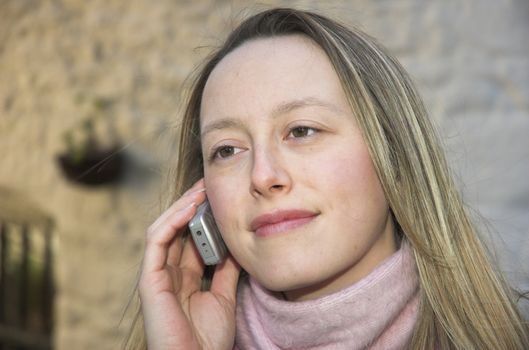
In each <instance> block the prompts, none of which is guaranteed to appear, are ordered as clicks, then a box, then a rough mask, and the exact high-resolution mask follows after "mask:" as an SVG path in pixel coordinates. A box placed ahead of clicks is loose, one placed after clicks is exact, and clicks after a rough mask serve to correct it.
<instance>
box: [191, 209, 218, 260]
mask: <svg viewBox="0 0 529 350" xmlns="http://www.w3.org/2000/svg"><path fill="white" fill-rule="evenodd" d="M188 226H189V230H190V231H191V236H192V237H193V241H194V242H195V246H196V247H197V249H198V251H199V253H200V256H201V257H202V260H203V261H204V264H206V265H216V264H218V263H220V262H221V261H222V260H223V259H224V257H225V256H226V253H227V248H226V244H225V243H224V241H223V240H222V236H221V234H220V232H219V229H218V228H217V224H216V223H215V218H213V213H212V212H211V208H210V206H209V203H208V201H207V200H206V201H204V202H203V203H202V204H200V205H199V206H198V208H197V212H196V214H195V216H193V218H192V219H191V220H190V221H189V224H188Z"/></svg>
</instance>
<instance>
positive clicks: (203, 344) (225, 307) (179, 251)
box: [138, 180, 240, 350]
mask: <svg viewBox="0 0 529 350" xmlns="http://www.w3.org/2000/svg"><path fill="white" fill-rule="evenodd" d="M205 198H206V194H205V191H204V181H203V180H200V181H198V182H197V183H196V184H195V185H193V187H191V189H189V190H188V191H187V192H186V193H185V194H184V195H183V196H182V197H181V198H180V199H178V200H177V201H176V202H175V203H174V204H173V205H172V206H171V207H170V208H169V209H167V210H166V211H165V212H164V213H163V214H162V215H161V216H160V217H159V218H158V219H157V220H156V221H155V222H154V223H153V224H152V225H151V226H150V227H149V229H148V231H147V239H146V244H145V255H144V259H143V265H142V270H141V277H140V281H139V286H138V287H139V294H140V299H141V307H142V312H143V317H144V324H145V333H146V337H147V346H148V349H149V350H167V349H186V350H188V349H229V350H231V349H232V348H233V343H234V339H235V294H236V288H237V280H238V276H239V271H240V268H239V266H238V265H237V263H236V262H235V260H234V259H233V258H232V257H231V256H229V257H228V258H227V259H226V260H225V261H224V262H223V263H221V264H219V265H217V266H216V268H215V274H214V276H213V281H212V285H211V288H210V290H209V291H205V292H201V291H200V285H201V279H202V274H203V271H204V265H203V262H202V259H201V257H200V255H199V253H198V251H197V250H196V248H195V245H194V244H193V242H192V239H191V238H190V239H189V240H188V241H187V242H186V243H185V244H183V242H182V237H181V234H182V232H184V230H185V228H186V225H187V223H188V222H189V220H191V218H192V217H193V215H194V214H195V212H196V207H197V205H198V204H200V203H202V202H203V201H204V200H205Z"/></svg>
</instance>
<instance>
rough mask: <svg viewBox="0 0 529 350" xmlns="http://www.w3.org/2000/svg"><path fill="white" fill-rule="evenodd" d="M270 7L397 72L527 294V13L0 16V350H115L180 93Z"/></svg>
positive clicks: (255, 6) (429, 7)
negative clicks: (316, 22) (358, 38)
mask: <svg viewBox="0 0 529 350" xmlns="http://www.w3.org/2000/svg"><path fill="white" fill-rule="evenodd" d="M277 5H280V6H294V7H299V8H303V9H311V10H317V11H320V12H322V13H324V14H327V15H329V16H331V17H334V18H336V19H339V20H341V21H343V22H345V23H349V24H355V25H357V26H359V27H360V28H362V29H364V30H365V31H366V32H368V33H369V34H371V35H372V36H375V37H376V38H378V39H379V40H380V42H381V43H382V44H383V45H385V46H386V47H387V48H389V50H390V51H391V52H393V53H394V54H395V55H396V56H397V58H398V59H399V60H400V61H401V62H402V63H403V65H404V66H405V67H406V69H407V70H408V71H409V72H410V74H411V75H412V77H413V78H414V79H415V81H416V83H417V85H418V87H419V90H420V91H421V93H422V95H423V98H424V100H425V102H426V105H427V107H428V109H429V111H430V113H431V117H432V119H433V120H434V122H435V123H436V124H437V126H438V128H439V131H440V134H441V135H442V139H443V142H444V146H445V148H446V151H447V156H448V159H449V162H450V164H451V166H452V167H453V170H454V174H455V176H456V179H457V182H458V184H459V185H460V187H461V191H462V193H463V196H464V198H465V201H466V203H468V205H469V206H470V207H471V208H473V209H474V211H475V215H476V218H477V220H478V221H479V225H480V227H481V228H482V232H483V233H482V235H483V237H484V239H485V241H486V242H488V243H489V244H490V247H491V249H492V250H493V252H494V253H495V256H496V259H497V260H498V262H499V264H500V267H501V269H502V270H503V271H504V272H505V273H506V276H507V277H508V279H509V281H510V282H511V283H512V284H513V285H514V286H515V287H517V288H522V289H523V288H525V290H528V289H529V136H528V134H529V42H528V37H529V2H528V1H527V0H503V1H496V0H469V1H465V2H462V1H452V0H448V1H441V0H439V1H422V0H395V1H389V0H387V1H386V0H378V1H368V0H357V1H325V2H323V1H262V2H259V3H253V2H247V1H237V0H231V1H205V0H200V1H183V0H181V1H177V0H156V1H151V0H131V1H125V0H104V1H103V0H93V1H81V0H77V1H74V0H55V1H54V0H46V1H44V0H43V1H38V0H1V1H0V301H1V302H0V344H4V345H0V348H2V349H9V348H10V347H9V346H8V345H5V344H12V345H13V344H15V342H18V343H17V344H19V346H22V345H25V346H27V347H26V348H31V349H51V348H53V349H117V348H119V346H120V344H121V340H122V338H123V336H124V334H125V333H126V330H127V326H128V323H129V321H130V317H129V316H126V317H125V318H124V320H123V322H121V324H120V320H121V318H122V314H123V310H124V308H125V305H126V303H127V300H128V298H129V295H130V293H131V291H132V289H133V286H134V283H135V279H136V274H137V271H138V268H139V264H140V261H141V255H142V247H143V239H144V237H143V236H144V232H145V230H146V228H147V227H148V226H149V224H150V223H151V222H152V221H154V219H155V218H156V217H157V215H158V214H159V213H160V211H161V210H162V209H163V206H164V205H165V202H164V195H165V194H166V193H167V192H168V191H169V187H170V181H167V178H166V176H165V175H164V174H165V173H166V170H167V168H168V167H170V166H171V155H172V154H174V152H175V149H176V147H175V145H176V138H175V135H174V132H173V129H174V125H176V124H177V123H178V111H179V109H180V108H181V105H180V101H181V95H182V93H183V92H184V90H185V79H186V77H187V76H188V75H189V74H190V72H191V71H192V70H193V67H194V66H195V65H196V64H197V63H199V61H200V60H201V59H202V58H203V57H205V55H207V53H208V52H209V51H210V49H211V48H213V47H215V46H216V45H218V44H219V43H220V42H221V40H222V39H223V38H224V37H225V35H226V34H227V33H228V32H229V30H230V29H232V28H233V27H234V26H235V25H236V24H237V23H238V22H239V21H240V20H241V19H243V18H245V17H246V16H247V15H249V14H251V13H255V12H257V11H259V10H262V9H265V8H269V7H272V6H277ZM526 315H527V314H526ZM2 346H3V347H2ZM19 348H22V347H19Z"/></svg>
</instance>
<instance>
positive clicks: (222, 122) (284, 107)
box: [201, 97, 343, 137]
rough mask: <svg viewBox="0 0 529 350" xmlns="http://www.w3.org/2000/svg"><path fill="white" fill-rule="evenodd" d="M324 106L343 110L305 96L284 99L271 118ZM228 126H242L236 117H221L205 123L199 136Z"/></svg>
mask: <svg viewBox="0 0 529 350" xmlns="http://www.w3.org/2000/svg"><path fill="white" fill-rule="evenodd" d="M313 106H316V107H324V108H326V109H329V110H332V111H333V112H337V113H340V114H342V113H343V111H342V110H341V109H340V108H338V107H337V106H335V105H333V104H332V103H329V102H326V101H323V100H321V99H319V98H316V97H305V98H301V99H296V100H292V101H285V102H282V103H280V104H278V105H277V106H275V107H274V109H273V110H272V113H271V116H272V118H277V117H278V116H280V115H282V114H287V113H289V112H292V111H293V110H296V109H300V108H305V107H313ZM229 128H242V122H241V121H240V120H239V119H236V118H222V119H219V120H217V121H214V122H213V123H210V124H207V125H206V126H205V127H204V130H203V131H202V133H201V137H203V136H204V135H206V134H207V133H210V132H212V131H215V130H222V129H229Z"/></svg>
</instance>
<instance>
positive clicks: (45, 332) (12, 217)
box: [0, 189, 54, 350]
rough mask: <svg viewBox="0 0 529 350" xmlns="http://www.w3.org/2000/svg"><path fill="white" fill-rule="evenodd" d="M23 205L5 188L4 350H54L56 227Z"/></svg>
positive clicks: (0, 336) (0, 265)
mask: <svg viewBox="0 0 529 350" xmlns="http://www.w3.org/2000/svg"><path fill="white" fill-rule="evenodd" d="M2 194H4V196H3V197H2ZM9 198H11V199H12V197H9ZM9 198H7V199H9ZM20 203H21V202H20V201H18V204H17V205H16V206H15V207H16V208H17V210H12V208H13V206H7V205H6V196H5V193H3V192H2V189H0V350H29V349H52V348H53V345H52V344H53V342H52V334H53V296H54V282H53V227H54V226H53V222H52V220H50V219H49V217H47V216H45V215H41V214H40V213H38V212H37V211H35V210H31V208H28V207H27V205H22V206H21V205H20ZM22 207H25V209H26V210H21V208H22ZM6 208H10V209H6Z"/></svg>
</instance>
